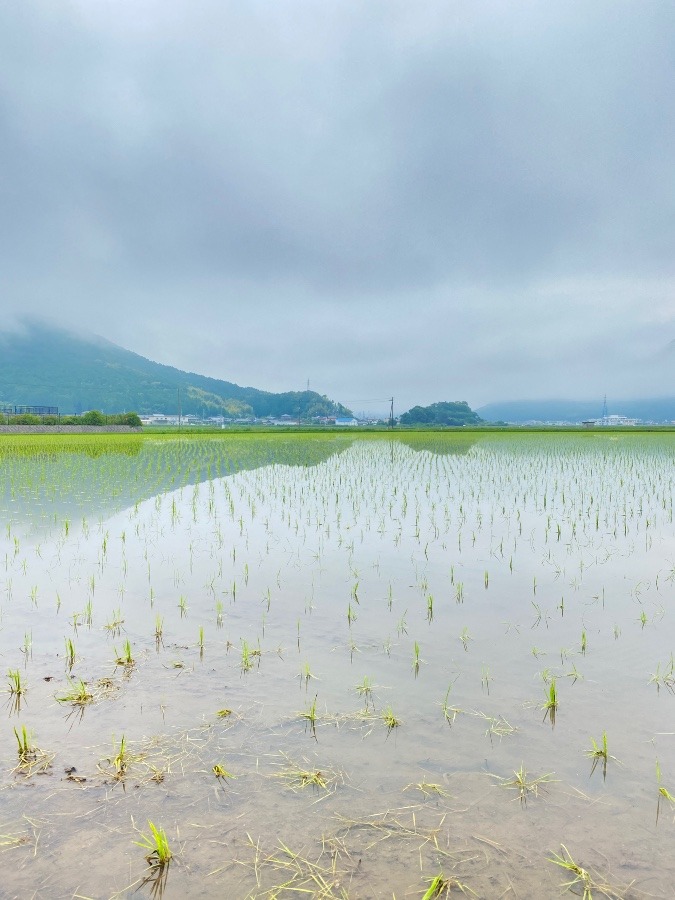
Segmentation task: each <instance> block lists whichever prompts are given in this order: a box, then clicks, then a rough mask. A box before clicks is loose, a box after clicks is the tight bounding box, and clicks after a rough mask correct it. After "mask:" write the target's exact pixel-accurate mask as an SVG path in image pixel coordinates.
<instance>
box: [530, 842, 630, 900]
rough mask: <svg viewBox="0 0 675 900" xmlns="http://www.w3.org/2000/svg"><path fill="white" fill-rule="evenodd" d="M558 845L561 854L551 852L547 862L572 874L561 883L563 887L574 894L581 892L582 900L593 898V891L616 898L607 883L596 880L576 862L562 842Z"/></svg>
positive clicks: (616, 895)
mask: <svg viewBox="0 0 675 900" xmlns="http://www.w3.org/2000/svg"><path fill="white" fill-rule="evenodd" d="M560 847H561V849H562V853H561V854H559V853H554V852H552V853H551V855H550V856H549V857H547V858H548V861H549V862H551V863H553V864H554V865H556V866H560V868H561V869H564V870H565V871H566V872H567V873H568V874H571V875H572V876H573V877H572V878H571V879H570V880H569V881H566V882H564V883H563V885H562V886H563V887H564V888H569V889H570V890H573V891H574V893H576V894H579V893H580V892H581V893H580V896H581V898H582V900H593V891H597V893H598V894H602V895H603V896H604V897H617V898H618V894H617V893H616V892H615V891H613V890H612V889H611V888H610V887H609V885H605V884H601V883H599V882H597V881H596V880H595V879H594V878H593V877H592V875H591V874H590V872H588V870H587V869H584V868H582V867H581V866H580V865H579V864H578V863H576V862H575V861H574V860H573V859H572V855H571V854H570V852H569V850H568V849H567V847H566V846H565V845H564V844H561V845H560Z"/></svg>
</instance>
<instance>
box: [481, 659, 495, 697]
mask: <svg viewBox="0 0 675 900" xmlns="http://www.w3.org/2000/svg"><path fill="white" fill-rule="evenodd" d="M491 681H492V674H491V672H490V667H489V666H481V670H480V684H481V688H482V689H483V690H484V691H487V694H488V696H489V695H490V682H491Z"/></svg>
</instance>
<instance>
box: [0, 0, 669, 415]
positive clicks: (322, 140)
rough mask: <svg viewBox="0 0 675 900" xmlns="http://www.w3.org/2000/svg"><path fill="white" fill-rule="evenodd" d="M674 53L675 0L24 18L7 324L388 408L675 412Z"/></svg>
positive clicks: (154, 1) (179, 4)
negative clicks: (508, 405) (46, 328)
mask: <svg viewBox="0 0 675 900" xmlns="http://www.w3.org/2000/svg"><path fill="white" fill-rule="evenodd" d="M674 47H675V3H673V0H593V2H592V3H589V2H588V0H556V2H555V3H553V2H551V0H519V2H518V3H513V2H512V0H500V2H497V0H422V2H414V3H413V2H410V0H406V2H399V0H389V2H381V0H368V2H367V3H364V2H363V0H354V2H352V0H341V2H336V0H321V2H317V0H265V2H262V0H161V2H160V0H20V2H19V0H14V2H8V3H3V4H2V6H1V7H0V297H1V307H0V310H1V316H0V319H1V321H2V323H3V324H4V326H5V327H12V326H13V323H16V321H17V320H18V319H19V318H20V317H22V316H26V315H30V316H37V317H40V316H46V317H49V318H50V319H51V320H52V321H54V322H57V323H58V324H60V325H62V326H65V327H68V328H74V329H78V330H85V331H91V332H94V333H96V334H100V335H103V336H105V337H107V338H108V339H110V340H112V341H114V342H115V343H118V344H120V345H122V346H124V347H126V348H128V349H130V350H133V351H135V352H137V353H140V354H142V355H143V356H147V357H149V358H151V359H154V360H157V361H158V362H163V363H168V364H170V365H174V366H177V367H179V368H183V369H187V370H190V371H196V372H199V373H201V374H205V375H210V376H212V377H216V378H223V379H226V380H230V381H235V382H237V383H239V384H244V385H252V386H255V387H259V388H263V389H266V390H273V391H282V390H301V389H304V388H305V387H306V386H307V382H308V380H309V383H310V387H311V388H312V389H313V390H317V391H319V392H320V393H322V394H323V393H325V394H327V395H328V396H330V397H331V398H333V399H336V400H340V401H342V402H344V403H346V405H348V406H350V407H351V408H352V409H356V410H364V411H369V410H376V409H383V408H385V406H386V405H385V404H383V403H382V402H381V399H382V398H387V397H391V396H393V397H394V398H395V406H396V407H397V412H402V411H404V410H405V409H408V408H409V407H410V406H412V405H415V404H422V405H426V404H428V403H432V402H435V401H440V400H466V401H467V402H469V404H470V405H471V406H472V407H477V406H480V405H481V404H483V403H487V402H492V401H503V400H516V399H533V398H545V397H564V398H578V399H591V398H601V397H602V396H603V395H604V394H608V395H609V396H610V397H615V396H623V397H638V396H643V395H644V396H647V395H649V396H665V395H669V394H670V395H672V394H675V368H674V367H673V366H672V365H671V366H670V367H668V366H666V368H665V369H664V365H663V361H664V360H666V361H668V360H670V362H671V363H672V359H671V357H672V356H673V351H672V349H670V350H669V344H670V342H671V341H673V340H674V339H675V295H674V290H673V289H674V287H675V254H674V253H673V250H674V248H675V177H674V173H675V141H674V138H675V108H674V107H675V53H674V52H673V48H674ZM0 364H1V361H0ZM668 369H669V370H670V371H672V373H673V376H674V377H673V380H672V382H671V383H672V384H673V389H672V390H671V388H670V385H669V384H668V383H667V381H666V378H667V374H666V372H667V370H668Z"/></svg>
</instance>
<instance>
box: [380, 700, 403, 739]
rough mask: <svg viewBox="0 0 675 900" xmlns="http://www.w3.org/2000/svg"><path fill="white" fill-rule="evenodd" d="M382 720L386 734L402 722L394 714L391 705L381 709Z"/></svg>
mask: <svg viewBox="0 0 675 900" xmlns="http://www.w3.org/2000/svg"><path fill="white" fill-rule="evenodd" d="M382 721H383V722H384V724H385V725H386V728H387V734H390V733H391V732H392V731H393V730H394V728H398V727H399V726H400V725H401V724H402V722H401V720H400V719H397V718H396V716H395V715H394V712H393V710H392V708H391V706H387V707H386V708H385V709H384V710H383V711H382Z"/></svg>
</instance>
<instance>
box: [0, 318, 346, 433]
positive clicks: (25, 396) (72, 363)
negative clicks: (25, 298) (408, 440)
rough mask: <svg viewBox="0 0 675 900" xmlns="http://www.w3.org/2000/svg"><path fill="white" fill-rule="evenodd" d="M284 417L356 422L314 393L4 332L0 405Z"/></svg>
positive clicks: (108, 347) (40, 328)
mask: <svg viewBox="0 0 675 900" xmlns="http://www.w3.org/2000/svg"><path fill="white" fill-rule="evenodd" d="M179 390H180V404H181V411H182V413H183V415H190V414H193V415H207V416H209V415H211V416H213V415H225V416H228V415H229V416H235V417H236V416H245V415H255V416H281V415H285V414H286V415H291V416H296V415H301V416H303V417H306V416H319V415H335V414H338V415H349V413H350V411H349V410H347V409H345V407H344V406H341V405H340V404H339V403H334V402H333V401H332V400H329V399H328V398H327V397H325V396H321V395H320V394H317V393H316V392H315V391H289V392H287V393H282V394H273V393H270V392H268V391H260V390H257V389H256V388H252V387H241V386H240V385H238V384H234V383H232V382H229V381H220V380H218V379H217V378H207V377H206V376H204V375H196V374H195V373H193V372H183V371H182V370H181V369H175V368H173V367H172V366H165V365H162V364H160V363H156V362H152V361H151V360H149V359H146V358H145V357H143V356H139V355H138V354H137V353H132V352H131V351H130V350H125V349H124V348H123V347H118V346H117V345H116V344H113V343H111V342H110V341H107V340H105V338H102V337H98V336H96V335H86V336H81V335H78V334H74V333H72V332H69V331H66V330H64V329H60V328H54V327H52V326H49V325H46V324H44V323H40V322H34V321H31V322H26V323H24V324H23V327H22V328H21V330H19V331H16V332H5V333H0V406H2V405H6V404H7V405H9V404H12V405H26V406H58V407H59V410H60V412H62V413H66V414H68V413H80V412H82V411H83V410H88V409H100V410H101V411H102V412H105V413H113V412H122V411H125V410H126V411H130V410H133V411H134V412H138V413H140V414H144V413H153V412H164V413H169V414H170V413H174V414H175V413H176V412H177V410H178V392H179Z"/></svg>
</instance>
